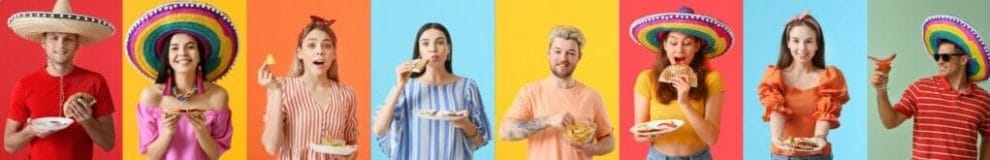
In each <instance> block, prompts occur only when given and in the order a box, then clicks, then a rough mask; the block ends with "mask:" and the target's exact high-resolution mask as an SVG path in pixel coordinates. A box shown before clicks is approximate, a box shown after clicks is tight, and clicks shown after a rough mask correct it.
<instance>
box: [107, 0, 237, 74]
mask: <svg viewBox="0 0 990 160" xmlns="http://www.w3.org/2000/svg"><path fill="white" fill-rule="evenodd" d="M176 33H184V34H188V35H190V36H192V37H193V38H195V39H196V41H197V42H199V43H200V44H199V46H200V47H201V48H205V49H206V51H207V52H208V53H206V55H205V56H204V57H202V60H203V61H206V66H203V75H204V76H205V78H206V80H207V81H216V80H217V79H220V78H221V77H223V75H224V74H226V73H227V71H228V70H229V69H230V67H231V66H232V65H233V63H234V58H235V57H237V47H238V44H237V31H236V30H235V29H234V24H233V23H232V22H231V20H230V18H229V17H227V15H226V14H225V13H224V12H221V11H220V10H219V9H217V8H215V7H213V6H210V5H208V4H204V3H200V2H172V3H167V4H164V5H161V6H158V7H157V8H155V9H152V10H151V11H148V12H147V13H145V14H144V16H141V17H140V18H138V20H137V21H135V22H134V24H133V25H131V28H130V30H128V32H127V38H126V39H125V40H126V42H125V45H126V47H127V48H126V50H127V57H128V58H129V59H130V61H131V64H133V65H134V66H135V67H137V69H138V70H139V71H141V73H142V74H144V75H145V76H146V77H148V78H151V79H155V76H157V75H158V72H159V70H158V69H159V67H161V65H166V64H162V63H161V62H160V61H159V57H160V56H162V55H164V53H165V52H167V51H165V50H161V49H162V46H164V45H168V43H169V42H165V40H166V39H167V38H168V37H171V35H173V34H176Z"/></svg>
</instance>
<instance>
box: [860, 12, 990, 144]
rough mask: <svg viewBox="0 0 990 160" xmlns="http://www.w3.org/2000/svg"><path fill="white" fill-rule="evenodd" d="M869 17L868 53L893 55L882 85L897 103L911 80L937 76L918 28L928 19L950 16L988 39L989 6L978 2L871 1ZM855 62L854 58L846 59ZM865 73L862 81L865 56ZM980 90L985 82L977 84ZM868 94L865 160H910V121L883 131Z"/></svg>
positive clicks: (873, 98) (872, 94) (870, 92)
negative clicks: (967, 24)
mask: <svg viewBox="0 0 990 160" xmlns="http://www.w3.org/2000/svg"><path fill="white" fill-rule="evenodd" d="M867 7H868V11H867V12H868V14H869V17H867V18H868V19H869V22H868V26H869V30H868V31H869V32H868V40H867V41H868V45H869V46H868V47H867V50H868V52H867V53H868V54H869V55H871V56H886V55H889V54H890V53H892V52H896V53H897V54H898V55H897V59H896V60H894V63H893V69H892V70H891V71H890V83H888V86H887V87H888V88H890V89H889V91H888V92H889V94H890V101H891V103H895V104H896V103H897V102H898V101H899V100H900V98H901V94H902V93H904V90H905V89H906V88H907V86H908V85H910V84H911V83H912V82H914V81H916V80H918V79H921V78H924V77H929V76H933V75H935V74H936V73H937V68H936V65H935V62H934V61H933V60H932V58H931V56H929V55H928V53H927V52H926V51H925V48H924V44H923V42H922V41H923V40H922V38H921V37H922V33H921V30H922V28H921V24H922V23H923V22H924V20H925V18H926V17H928V16H931V15H939V14H943V15H952V16H956V17H959V18H961V19H963V20H964V21H966V22H967V23H969V24H970V25H973V27H974V28H976V30H977V32H979V34H980V35H981V36H983V37H984V39H986V38H987V36H990V20H988V19H990V18H988V17H990V12H988V11H987V9H988V8H990V4H988V2H987V1H983V0H965V1H933V0H871V1H869V2H868V4H867ZM850 58H852V59H858V58H859V57H850ZM861 60H863V61H864V62H866V63H870V64H869V65H867V70H869V72H868V75H867V82H869V78H870V77H871V76H870V75H872V74H873V67H875V65H873V64H872V62H870V61H869V60H867V59H866V57H863V59H861ZM978 84H979V85H980V87H982V88H984V89H988V88H990V84H987V83H986V82H980V83H978ZM868 86H870V88H869V89H867V91H868V96H869V97H868V98H867V99H869V100H868V101H869V102H868V105H869V108H868V109H867V110H868V111H869V112H868V113H867V116H868V123H869V125H868V126H867V127H868V128H869V137H868V139H869V142H870V143H869V153H870V155H869V159H910V158H911V140H912V136H911V131H912V130H913V126H914V123H913V122H914V119H908V120H907V121H905V122H904V123H903V124H901V125H900V126H898V127H897V128H894V129H891V130H887V129H885V128H884V127H883V124H882V123H881V122H880V117H879V114H878V113H877V101H876V90H874V89H873V87H872V85H868Z"/></svg>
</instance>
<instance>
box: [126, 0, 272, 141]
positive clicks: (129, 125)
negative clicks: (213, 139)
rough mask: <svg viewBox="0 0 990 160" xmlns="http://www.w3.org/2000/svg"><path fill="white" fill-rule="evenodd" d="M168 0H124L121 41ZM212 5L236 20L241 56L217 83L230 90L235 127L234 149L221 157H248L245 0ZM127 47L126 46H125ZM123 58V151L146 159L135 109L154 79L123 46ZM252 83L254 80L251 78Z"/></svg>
mask: <svg viewBox="0 0 990 160" xmlns="http://www.w3.org/2000/svg"><path fill="white" fill-rule="evenodd" d="M166 2H169V1H163V0H139V1H124V5H123V6H124V15H123V25H122V26H123V27H124V28H118V31H119V32H118V34H121V35H122V36H121V37H122V38H121V39H122V40H121V41H122V42H121V43H123V41H125V40H126V36H127V32H128V30H129V29H130V27H131V25H132V24H134V21H135V20H136V19H137V18H139V17H140V16H143V15H144V13H145V12H147V11H149V10H151V9H153V8H154V7H158V6H159V5H162V4H164V3H166ZM207 3H208V4H210V5H213V6H214V7H216V8H218V9H220V10H222V11H223V12H225V13H227V16H229V17H230V19H231V21H233V22H234V27H235V28H236V30H237V38H238V41H239V42H238V44H240V45H239V46H238V47H239V48H238V49H237V50H238V56H237V58H236V59H235V60H234V65H233V66H232V67H233V68H231V69H230V71H229V72H227V75H226V76H224V77H223V78H221V79H220V80H218V81H217V82H215V83H216V84H218V85H220V86H223V87H224V88H225V89H227V93H228V94H229V101H230V103H229V107H230V110H231V111H232V113H233V115H232V120H233V121H232V122H233V124H232V125H233V128H234V135H233V136H234V137H233V139H232V140H231V143H230V145H231V148H230V150H228V151H227V152H225V153H223V156H221V158H220V159H247V157H246V156H245V155H246V146H247V144H245V142H247V141H246V139H245V138H247V134H246V133H247V128H244V127H246V126H247V121H246V119H247V117H246V116H247V108H246V107H245V106H247V104H246V102H247V94H245V93H246V92H247V90H246V89H245V88H246V87H245V86H247V85H246V84H245V83H246V82H248V80H247V79H246V77H247V76H246V73H247V72H246V68H245V65H244V62H246V60H247V59H245V57H246V56H245V55H246V53H247V49H246V48H247V47H245V46H246V44H247V38H246V37H247V36H245V33H247V27H245V25H246V24H247V21H246V18H247V16H246V14H247V12H246V10H247V6H246V3H244V2H240V1H208V2H207ZM122 46H123V47H126V44H125V45H122ZM121 50H122V52H121V53H123V54H125V55H123V57H124V58H122V59H121V65H123V67H121V68H122V69H123V75H122V77H123V79H124V85H123V90H124V92H123V93H124V94H123V95H124V96H123V99H124V102H123V104H122V106H123V107H121V108H123V113H122V115H123V117H124V119H123V141H124V143H123V146H119V147H121V148H122V149H123V150H122V151H123V153H124V156H123V158H124V159H146V158H145V157H144V155H141V153H140V152H139V151H138V132H137V123H136V122H137V114H136V113H135V110H136V109H137V102H138V99H139V98H140V97H139V95H141V90H142V89H144V88H146V87H148V86H150V85H152V84H153V83H154V81H153V80H151V79H149V78H147V77H145V76H144V75H142V74H141V73H140V72H139V71H138V70H137V69H136V68H135V67H134V66H133V65H131V62H130V60H129V59H128V58H126V57H127V55H126V54H127V51H126V50H125V49H124V48H121ZM252 82H253V81H252Z"/></svg>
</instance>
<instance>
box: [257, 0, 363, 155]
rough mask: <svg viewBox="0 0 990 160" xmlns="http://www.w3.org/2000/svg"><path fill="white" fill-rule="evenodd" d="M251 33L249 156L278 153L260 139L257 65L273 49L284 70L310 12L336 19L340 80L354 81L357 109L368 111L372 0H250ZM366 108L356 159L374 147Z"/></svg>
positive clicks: (261, 96) (261, 92) (276, 69)
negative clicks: (286, 0) (370, 0)
mask: <svg viewBox="0 0 990 160" xmlns="http://www.w3.org/2000/svg"><path fill="white" fill-rule="evenodd" d="M247 8H248V25H247V26H250V28H248V29H247V31H248V35H251V37H252V38H251V41H249V42H248V43H247V45H248V46H250V47H251V48H252V49H251V50H250V51H248V54H247V56H248V57H247V58H248V61H247V66H248V70H249V71H248V81H249V82H248V88H247V89H248V124H253V125H249V126H247V129H248V140H247V146H248V148H247V150H248V152H247V153H248V157H251V159H275V157H274V156H271V155H268V154H267V152H265V148H264V146H262V144H261V133H262V130H263V129H264V125H263V123H262V117H264V114H265V113H264V112H265V102H266V101H267V100H266V96H265V89H264V88H262V87H261V86H259V85H258V82H257V76H258V75H257V70H258V67H260V66H261V64H262V62H264V59H265V56H266V55H268V54H273V55H274V56H275V61H276V62H277V63H276V64H275V65H272V66H271V67H272V72H273V73H275V75H276V76H278V77H282V76H285V75H286V74H287V73H288V71H289V67H290V66H291V65H292V61H291V60H292V59H293V58H294V54H295V49H296V45H297V44H296V43H297V42H296V41H297V38H298V36H299V32H301V31H302V29H303V27H305V26H306V24H308V23H309V22H310V18H309V16H310V15H317V16H320V17H323V18H326V19H336V20H337V21H336V22H335V23H334V24H333V25H331V26H330V28H331V29H333V31H334V33H335V34H337V63H339V64H338V66H339V67H340V69H339V70H338V72H339V74H340V79H341V82H343V83H344V84H347V85H350V86H351V87H353V88H354V90H355V91H356V94H357V95H356V97H357V103H358V105H357V108H358V110H357V113H370V112H371V111H370V110H368V109H369V108H370V107H369V104H368V102H370V100H369V96H370V95H371V92H370V87H371V85H370V83H368V82H370V81H371V75H370V74H369V72H370V70H369V69H370V67H371V65H370V62H371V61H370V57H369V56H368V55H370V48H371V47H370V43H371V40H370V37H371V34H370V33H371V32H370V30H369V29H370V28H371V22H370V19H371V17H370V14H371V11H370V8H371V6H370V2H369V1H367V0H348V1H304V2H292V3H286V2H283V1H266V0H249V1H248V6H247ZM369 116H370V115H368V114H357V119H358V125H359V127H358V129H359V130H360V131H359V132H360V136H359V137H358V146H359V147H358V154H360V155H359V156H358V158H357V159H369V157H368V153H371V151H370V148H369V147H370V145H371V144H370V142H371V140H370V139H369V137H370V136H369V135H370V134H371V133H369V132H368V130H369V129H370V128H371V127H370V124H371V122H370V121H369V120H370V119H371V118H370V117H369Z"/></svg>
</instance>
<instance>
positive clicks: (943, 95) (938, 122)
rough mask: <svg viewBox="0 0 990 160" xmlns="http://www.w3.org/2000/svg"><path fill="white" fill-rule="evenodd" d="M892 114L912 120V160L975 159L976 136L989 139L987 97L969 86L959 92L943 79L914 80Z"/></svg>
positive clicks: (989, 101)
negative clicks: (896, 113) (895, 113)
mask: <svg viewBox="0 0 990 160" xmlns="http://www.w3.org/2000/svg"><path fill="white" fill-rule="evenodd" d="M894 110H896V111H897V112H899V113H901V114H904V115H906V116H908V117H914V132H913V135H914V139H913V144H912V148H913V155H912V156H913V157H912V158H913V159H976V158H977V156H978V155H979V151H978V150H977V145H978V143H977V135H978V134H979V135H982V136H984V137H986V136H988V135H990V129H988V128H990V123H988V122H990V121H988V118H990V117H988V116H990V94H987V91H985V90H983V89H982V88H980V87H979V86H977V85H976V84H973V83H970V85H969V89H967V90H965V91H961V92H960V91H955V90H953V89H952V87H951V86H950V85H949V81H948V80H947V79H946V78H945V77H939V76H936V77H928V78H924V79H921V80H918V81H917V82H914V84H911V86H909V87H908V89H907V90H906V91H904V95H902V96H901V100H900V102H897V104H896V105H894Z"/></svg>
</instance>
